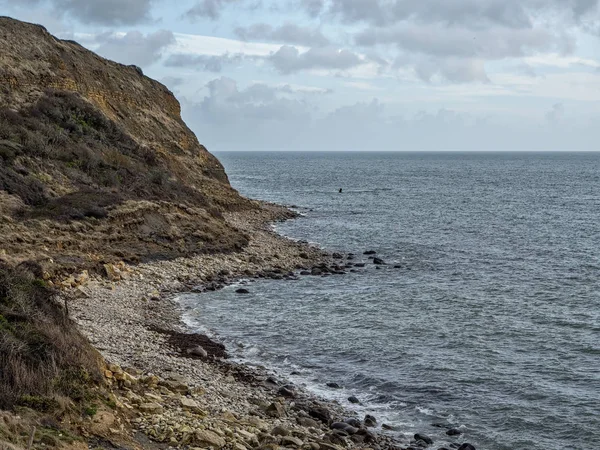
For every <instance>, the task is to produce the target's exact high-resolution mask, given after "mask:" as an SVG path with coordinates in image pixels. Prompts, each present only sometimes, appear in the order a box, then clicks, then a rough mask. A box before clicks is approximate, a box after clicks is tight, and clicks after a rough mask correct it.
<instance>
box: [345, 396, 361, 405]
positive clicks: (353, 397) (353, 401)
mask: <svg viewBox="0 0 600 450" xmlns="http://www.w3.org/2000/svg"><path fill="white" fill-rule="evenodd" d="M348 401H349V402H350V403H360V400H359V399H358V398H356V397H355V396H354V395H351V396H350V397H348Z"/></svg>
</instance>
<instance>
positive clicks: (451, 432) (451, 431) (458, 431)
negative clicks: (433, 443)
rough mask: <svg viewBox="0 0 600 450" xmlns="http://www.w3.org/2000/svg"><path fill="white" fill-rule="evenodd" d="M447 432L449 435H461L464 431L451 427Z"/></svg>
mask: <svg viewBox="0 0 600 450" xmlns="http://www.w3.org/2000/svg"><path fill="white" fill-rule="evenodd" d="M446 434H447V435H448V436H459V435H461V434H462V431H460V430H458V429H456V428H450V429H449V430H448V431H446Z"/></svg>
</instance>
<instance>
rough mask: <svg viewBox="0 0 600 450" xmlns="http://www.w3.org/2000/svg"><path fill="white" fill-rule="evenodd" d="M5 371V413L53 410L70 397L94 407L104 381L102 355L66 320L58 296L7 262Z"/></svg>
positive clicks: (0, 283)
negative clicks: (18, 409) (92, 403)
mask: <svg viewBox="0 0 600 450" xmlns="http://www.w3.org/2000/svg"><path fill="white" fill-rule="evenodd" d="M0 367H1V368H2V370H0V409H11V408H14V407H15V406H25V407H28V408H31V409H34V410H36V411H41V412H48V411H53V410H55V409H57V408H59V407H60V406H61V404H64V403H65V401H64V400H65V399H66V400H67V403H69V402H70V403H71V404H82V405H89V402H90V400H91V399H92V398H93V397H94V396H95V394H94V388H95V386H97V385H98V383H99V382H100V381H101V379H102V378H101V373H100V359H99V355H98V353H97V352H96V351H95V350H94V349H93V348H92V347H91V345H90V344H89V343H88V342H87V340H86V339H85V338H84V337H83V336H81V334H80V333H79V332H78V331H77V330H76V328H75V325H74V323H73V322H72V321H71V320H70V319H69V318H68V317H66V316H65V314H64V311H63V310H62V308H61V307H60V305H59V304H58V303H57V302H55V300H54V293H53V292H52V291H51V290H49V289H48V288H47V287H46V286H45V283H43V282H40V281H38V280H37V279H36V278H35V277H34V276H33V275H32V274H31V273H30V272H29V271H27V270H25V269H19V268H17V269H14V268H11V267H9V266H7V265H5V264H3V263H0ZM61 399H63V400H62V401H61ZM88 407H89V406H88Z"/></svg>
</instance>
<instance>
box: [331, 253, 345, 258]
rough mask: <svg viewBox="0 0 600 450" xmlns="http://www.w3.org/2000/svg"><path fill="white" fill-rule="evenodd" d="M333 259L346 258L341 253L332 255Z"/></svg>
mask: <svg viewBox="0 0 600 450" xmlns="http://www.w3.org/2000/svg"><path fill="white" fill-rule="evenodd" d="M331 257H332V258H333V259H343V258H344V257H343V256H342V255H341V254H340V253H334V254H333V255H331Z"/></svg>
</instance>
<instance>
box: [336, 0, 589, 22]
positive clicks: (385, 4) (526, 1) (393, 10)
mask: <svg viewBox="0 0 600 450" xmlns="http://www.w3.org/2000/svg"><path fill="white" fill-rule="evenodd" d="M597 9H598V0H521V1H519V2H516V1H514V2H513V1H506V0H429V1H422V0H332V2H331V5H330V7H329V10H328V13H329V14H331V15H333V16H334V17H337V18H339V19H340V20H341V21H342V22H344V23H358V22H362V23H368V24H371V25H376V26H384V25H391V24H394V23H398V22H402V21H405V20H411V21H413V22H415V23H434V22H439V23H444V24H447V25H460V26H463V27H466V28H470V29H479V28H481V27H482V26H489V25H490V24H494V25H502V26H505V27H509V28H532V27H533V24H534V21H535V16H537V15H539V14H540V13H550V14H556V13H559V14H563V15H566V16H568V18H570V19H571V20H579V19H581V17H583V16H586V15H590V14H592V13H593V12H595V11H596V10H597Z"/></svg>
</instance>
